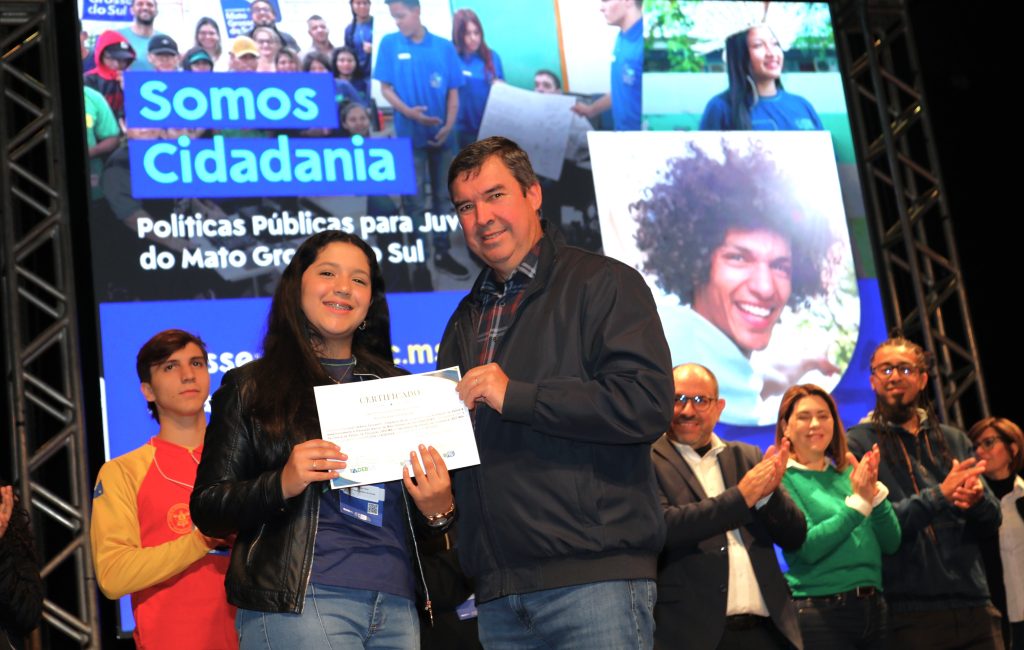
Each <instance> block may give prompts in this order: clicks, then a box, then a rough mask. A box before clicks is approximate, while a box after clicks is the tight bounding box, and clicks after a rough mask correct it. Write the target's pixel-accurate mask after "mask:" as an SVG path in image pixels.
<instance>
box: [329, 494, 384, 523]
mask: <svg viewBox="0 0 1024 650" xmlns="http://www.w3.org/2000/svg"><path fill="white" fill-rule="evenodd" d="M338 493H339V494H338V500H339V505H340V507H341V514H343V515H345V516H346V517H352V518H353V519H358V520H359V521H362V522H365V523H367V524H370V525H372V526H377V527H378V528H380V527H381V526H383V525H384V495H385V492H384V485H383V484H381V483H378V484H376V485H360V486H358V487H353V488H342V489H341V490H338Z"/></svg>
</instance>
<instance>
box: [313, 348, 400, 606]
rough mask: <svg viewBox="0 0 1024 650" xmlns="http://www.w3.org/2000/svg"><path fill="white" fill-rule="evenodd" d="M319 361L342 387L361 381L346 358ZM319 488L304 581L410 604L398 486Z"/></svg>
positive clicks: (395, 484) (327, 484)
mask: <svg viewBox="0 0 1024 650" xmlns="http://www.w3.org/2000/svg"><path fill="white" fill-rule="evenodd" d="M321 361H322V363H323V364H324V368H325V369H326V370H327V373H328V374H329V375H331V376H332V377H334V379H335V380H336V381H341V382H342V383H347V382H350V381H359V380H360V379H363V378H366V376H365V375H358V376H354V375H353V367H352V366H349V365H346V364H348V363H350V362H351V361H352V360H350V359H323V360H321ZM353 377H354V378H353ZM343 451H344V450H343ZM353 460H355V459H353ZM322 485H323V488H324V489H323V492H322V493H321V494H320V521H319V523H318V524H317V531H316V542H315V544H314V550H313V572H312V575H311V577H310V581H311V582H313V583H314V584H324V585H332V586H335V587H348V588H351V589H365V590H367V591H383V592H385V593H389V594H394V595H396V596H402V597H405V598H408V599H410V600H412V599H413V598H414V597H415V587H414V585H413V573H412V566H411V564H410V562H409V549H408V541H407V537H406V529H407V526H408V523H407V521H406V514H405V508H404V506H403V501H402V490H403V488H402V482H401V481H389V482H387V483H377V484H375V485H365V486H362V487H357V488H345V489H339V490H332V489H330V484H329V482H326V481H325V482H324V483H323V484H322Z"/></svg>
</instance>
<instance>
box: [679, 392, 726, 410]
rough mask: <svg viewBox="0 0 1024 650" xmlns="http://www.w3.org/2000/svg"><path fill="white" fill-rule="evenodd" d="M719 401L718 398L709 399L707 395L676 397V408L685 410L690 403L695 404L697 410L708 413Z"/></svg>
mask: <svg viewBox="0 0 1024 650" xmlns="http://www.w3.org/2000/svg"><path fill="white" fill-rule="evenodd" d="M717 401H718V398H717V397H708V396H707V395H676V402H675V406H676V407H677V408H681V409H684V408H686V403H687V402H689V403H691V404H693V408H694V409H695V410H697V411H706V410H708V409H709V408H711V405H712V404H714V403H715V402H717Z"/></svg>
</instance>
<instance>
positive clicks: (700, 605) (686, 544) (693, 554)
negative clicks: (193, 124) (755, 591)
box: [651, 435, 807, 650]
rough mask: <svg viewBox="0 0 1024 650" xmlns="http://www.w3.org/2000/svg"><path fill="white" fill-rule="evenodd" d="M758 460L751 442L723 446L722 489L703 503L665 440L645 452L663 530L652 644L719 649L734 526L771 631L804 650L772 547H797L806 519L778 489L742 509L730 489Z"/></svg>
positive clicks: (734, 489)
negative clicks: (665, 533)
mask: <svg viewBox="0 0 1024 650" xmlns="http://www.w3.org/2000/svg"><path fill="white" fill-rule="evenodd" d="M761 456H762V454H761V450H760V449H758V448H757V447H755V446H753V445H748V444H746V443H742V442H727V443H726V449H724V450H723V451H722V452H721V453H720V454H719V456H718V462H719V465H720V466H721V468H722V478H723V479H724V483H725V492H723V493H722V494H720V495H719V496H717V497H714V498H710V499H709V498H708V497H707V495H706V494H705V493H704V489H703V488H702V487H701V484H700V481H699V480H698V479H697V477H696V476H695V475H694V473H693V470H691V469H690V466H689V465H688V464H687V463H686V461H685V460H683V458H682V456H680V455H679V452H678V451H676V449H675V448H674V447H673V446H672V443H671V442H669V439H668V437H667V436H665V435H663V436H662V437H661V438H659V439H658V441H657V442H655V443H654V445H653V446H652V447H651V460H652V462H653V463H654V472H655V475H656V476H657V481H658V496H659V498H660V500H661V507H662V510H663V511H664V513H665V522H666V523H667V525H668V537H667V539H666V541H665V548H664V550H663V551H662V553H661V557H660V558H659V559H658V602H657V605H656V606H655V610H654V617H655V621H656V623H657V627H656V629H655V634H654V643H655V647H657V648H697V649H700V650H703V649H705V648H706V649H709V650H710V649H713V648H715V647H716V646H717V645H718V642H719V641H720V640H721V638H722V633H723V631H724V630H725V610H726V598H727V593H726V592H727V590H728V584H729V555H728V551H727V542H726V533H727V532H728V531H730V530H732V529H733V528H739V529H740V536H741V537H742V538H743V543H744V545H745V546H746V547H747V552H748V553H749V554H750V561H751V564H752V565H753V567H754V573H755V575H756V576H757V583H758V585H759V586H760V588H761V594H762V595H763V596H764V599H765V602H766V603H767V604H768V611H769V612H770V613H771V617H772V621H773V622H774V623H775V627H776V628H778V630H779V631H780V632H781V633H782V634H783V635H784V636H785V637H786V638H787V639H789V641H790V642H791V643H792V644H793V645H794V646H795V647H797V648H803V641H802V640H801V637H800V628H799V625H798V624H797V617H796V610H795V608H794V607H793V603H792V599H791V597H790V593H789V586H788V585H787V584H786V579H785V578H784V577H783V575H782V571H781V570H780V569H779V563H778V560H777V558H776V556H775V549H774V547H773V544H778V545H779V546H781V547H782V548H783V549H786V550H796V549H798V548H800V546H802V545H803V543H804V538H805V537H806V536H807V522H806V521H805V520H804V515H803V513H802V512H801V511H800V509H799V508H798V507H797V506H796V504H795V503H793V500H792V499H790V497H789V495H788V494H787V493H786V491H785V489H784V488H782V487H781V486H780V487H779V488H778V489H777V490H776V491H775V493H774V494H773V495H772V497H771V498H770V499H769V500H768V503H766V504H765V505H764V506H763V507H762V508H760V509H754V508H748V507H747V504H746V502H745V501H744V500H743V495H742V494H741V493H740V491H739V488H738V487H736V486H737V485H738V484H739V480H740V478H742V477H743V475H744V474H746V473H747V471H748V470H749V469H750V468H751V467H753V466H754V465H756V464H757V463H758V461H760V460H761Z"/></svg>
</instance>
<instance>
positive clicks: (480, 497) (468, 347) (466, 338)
mask: <svg viewBox="0 0 1024 650" xmlns="http://www.w3.org/2000/svg"><path fill="white" fill-rule="evenodd" d="M528 298H529V296H526V298H524V299H523V303H524V304H525V302H526V300H527V299H528ZM520 309H522V305H520ZM480 311H481V310H480V309H478V308H477V307H476V305H475V304H471V307H470V310H469V317H470V318H469V322H470V323H471V324H472V323H476V322H477V320H478V319H479V318H481V314H480ZM518 316H519V312H516V317H518ZM457 326H458V328H459V331H458V332H457V334H458V341H459V350H460V352H461V353H462V358H463V359H472V360H473V362H474V363H475V362H477V361H478V360H479V359H478V358H477V357H476V356H474V355H473V345H472V338H471V337H472V336H473V333H472V332H469V333H466V334H465V335H464V334H463V330H464V329H465V328H464V327H463V326H462V323H458V324H457ZM506 334H507V332H506ZM494 352H495V356H497V353H498V350H495V351H494ZM476 413H477V411H476V410H474V411H473V414H472V415H473V434H474V435H476ZM480 476H481V473H480V472H479V471H476V472H474V473H473V487H474V489H475V490H476V497H477V501H478V502H479V504H480V524H481V526H482V527H483V530H484V537H485V538H486V539H487V544H488V546H490V550H491V555H493V556H494V558H495V564H496V565H497V566H496V567H495V568H497V569H498V572H499V573H500V575H501V588H500V595H501V596H507V595H508V592H509V590H510V589H511V587H510V586H509V585H508V584H507V582H508V579H507V576H506V572H505V570H504V569H502V568H501V567H502V566H504V563H505V562H504V556H503V554H502V553H501V551H500V549H499V548H498V545H497V543H496V542H495V541H494V532H493V531H492V530H491V526H490V517H489V516H488V515H487V513H486V506H485V505H484V504H485V501H484V493H483V485H482V481H481V478H480Z"/></svg>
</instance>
